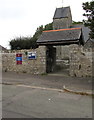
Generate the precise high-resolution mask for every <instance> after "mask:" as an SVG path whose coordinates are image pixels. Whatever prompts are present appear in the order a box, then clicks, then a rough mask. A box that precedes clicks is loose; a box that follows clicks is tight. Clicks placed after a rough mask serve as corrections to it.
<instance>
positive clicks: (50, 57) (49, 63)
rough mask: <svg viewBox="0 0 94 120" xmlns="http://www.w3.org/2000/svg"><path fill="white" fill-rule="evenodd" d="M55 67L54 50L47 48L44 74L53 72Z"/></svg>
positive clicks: (51, 47) (53, 48)
mask: <svg viewBox="0 0 94 120" xmlns="http://www.w3.org/2000/svg"><path fill="white" fill-rule="evenodd" d="M55 66H56V48H55V47H53V46H47V50H46V72H47V73H50V72H54V71H55Z"/></svg>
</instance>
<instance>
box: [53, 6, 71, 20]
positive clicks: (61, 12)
mask: <svg viewBox="0 0 94 120" xmlns="http://www.w3.org/2000/svg"><path fill="white" fill-rule="evenodd" d="M69 10H70V7H62V8H56V11H55V14H54V17H53V19H59V18H66V17H68V13H69Z"/></svg>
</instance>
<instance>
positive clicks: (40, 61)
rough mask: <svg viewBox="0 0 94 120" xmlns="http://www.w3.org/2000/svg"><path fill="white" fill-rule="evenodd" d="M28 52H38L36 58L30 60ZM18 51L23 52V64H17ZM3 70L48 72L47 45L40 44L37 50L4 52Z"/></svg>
mask: <svg viewBox="0 0 94 120" xmlns="http://www.w3.org/2000/svg"><path fill="white" fill-rule="evenodd" d="M26 52H36V59H34V60H29V59H28V57H27V55H26ZM16 53H22V65H17V64H16ZM2 70H3V71H16V72H23V73H31V74H42V73H45V72H46V47H45V46H42V47H41V46H40V47H39V48H37V49H35V50H32V49H30V50H17V51H12V52H10V53H3V54H2Z"/></svg>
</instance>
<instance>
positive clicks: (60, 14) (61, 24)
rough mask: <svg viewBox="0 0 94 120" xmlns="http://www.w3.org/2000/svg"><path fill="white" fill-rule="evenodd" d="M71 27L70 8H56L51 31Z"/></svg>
mask: <svg viewBox="0 0 94 120" xmlns="http://www.w3.org/2000/svg"><path fill="white" fill-rule="evenodd" d="M71 25H72V15H71V9H70V7H61V8H56V11H55V14H54V17H53V30H56V29H65V28H70V26H71Z"/></svg>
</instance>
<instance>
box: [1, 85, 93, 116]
mask: <svg viewBox="0 0 94 120" xmlns="http://www.w3.org/2000/svg"><path fill="white" fill-rule="evenodd" d="M2 108H3V111H2V115H3V118H92V98H91V97H90V96H82V95H76V94H71V93H66V92H64V91H62V92H59V91H58V90H55V89H53V88H52V89H49V88H48V89H42V87H40V88H38V87H36V88H32V86H31V87H28V86H27V85H24V86H20V85H2Z"/></svg>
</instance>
